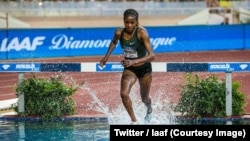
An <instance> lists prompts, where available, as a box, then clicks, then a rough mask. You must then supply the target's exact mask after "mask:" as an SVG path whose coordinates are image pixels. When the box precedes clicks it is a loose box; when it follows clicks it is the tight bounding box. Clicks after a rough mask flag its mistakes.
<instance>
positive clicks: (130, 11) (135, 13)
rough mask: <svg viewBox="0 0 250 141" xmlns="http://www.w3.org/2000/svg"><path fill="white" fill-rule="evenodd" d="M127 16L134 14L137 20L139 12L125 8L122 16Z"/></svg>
mask: <svg viewBox="0 0 250 141" xmlns="http://www.w3.org/2000/svg"><path fill="white" fill-rule="evenodd" d="M127 16H134V17H135V19H136V20H137V21H138V18H139V14H138V12H137V11H136V10H135V9H127V10H125V11H124V13H123V18H125V17H127Z"/></svg>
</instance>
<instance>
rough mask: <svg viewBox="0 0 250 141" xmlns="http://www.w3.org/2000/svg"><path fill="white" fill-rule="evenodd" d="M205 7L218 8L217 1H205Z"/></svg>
mask: <svg viewBox="0 0 250 141" xmlns="http://www.w3.org/2000/svg"><path fill="white" fill-rule="evenodd" d="M206 4H207V7H219V2H218V0H206Z"/></svg>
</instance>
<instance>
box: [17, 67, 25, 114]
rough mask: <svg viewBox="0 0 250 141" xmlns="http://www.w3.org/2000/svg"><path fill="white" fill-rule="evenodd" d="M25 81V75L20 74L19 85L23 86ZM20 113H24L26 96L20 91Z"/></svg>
mask: <svg viewBox="0 0 250 141" xmlns="http://www.w3.org/2000/svg"><path fill="white" fill-rule="evenodd" d="M23 81H24V73H23V72H19V73H18V85H21V84H22V83H23ZM18 112H19V113H21V112H24V94H22V93H21V92H19V91H18Z"/></svg>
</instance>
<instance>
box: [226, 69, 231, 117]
mask: <svg viewBox="0 0 250 141" xmlns="http://www.w3.org/2000/svg"><path fill="white" fill-rule="evenodd" d="M226 115H227V116H232V70H231V69H229V70H227V71H226Z"/></svg>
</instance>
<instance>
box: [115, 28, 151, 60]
mask: <svg viewBox="0 0 250 141" xmlns="http://www.w3.org/2000/svg"><path fill="white" fill-rule="evenodd" d="M138 29H139V28H138V27H137V28H136V29H135V33H134V35H133V37H132V38H131V39H129V40H126V39H124V38H123V35H124V29H123V30H122V33H121V37H120V44H121V47H122V49H123V52H124V57H125V58H127V59H137V58H141V57H143V56H145V55H146V53H147V51H146V48H145V46H144V44H143V43H142V42H141V41H140V40H139V39H138V37H137V33H138Z"/></svg>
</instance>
